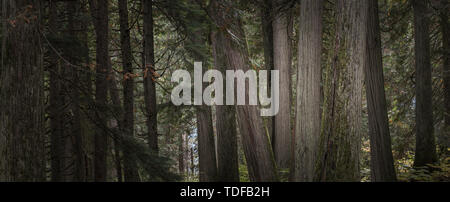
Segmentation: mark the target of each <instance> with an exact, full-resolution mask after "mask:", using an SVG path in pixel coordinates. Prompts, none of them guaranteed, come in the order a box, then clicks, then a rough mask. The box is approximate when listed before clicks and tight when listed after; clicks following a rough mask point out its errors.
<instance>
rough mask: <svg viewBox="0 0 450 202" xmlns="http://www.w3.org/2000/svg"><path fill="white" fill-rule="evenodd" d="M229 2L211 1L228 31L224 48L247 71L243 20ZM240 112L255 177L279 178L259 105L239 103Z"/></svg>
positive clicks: (232, 64) (235, 64)
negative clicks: (241, 104)
mask: <svg viewBox="0 0 450 202" xmlns="http://www.w3.org/2000/svg"><path fill="white" fill-rule="evenodd" d="M228 4H229V2H227V1H212V2H211V8H212V10H213V11H214V16H213V18H214V19H213V20H214V21H215V23H216V25H218V26H219V29H222V30H224V32H225V33H224V35H225V46H224V49H225V55H226V56H227V60H228V61H227V63H228V65H230V67H234V68H235V70H243V71H244V72H246V71H247V70H249V69H250V64H249V58H248V55H247V44H246V42H245V41H246V39H245V33H244V30H243V29H242V24H241V21H240V19H239V18H237V17H236V16H237V15H235V10H233V6H231V5H228ZM229 9H231V10H229ZM225 10H228V12H225ZM230 18H231V19H232V20H230ZM225 19H227V20H225ZM229 23H232V24H229ZM246 83H247V82H246ZM245 89H246V90H245V91H246V93H245V94H246V95H245V96H246V97H248V95H249V92H248V84H247V85H246V88H245ZM236 111H237V117H238V123H239V131H240V133H241V135H242V140H243V146H244V153H245V157H246V160H247V166H248V170H249V175H250V178H251V180H252V181H276V180H278V177H277V169H276V165H275V162H274V159H273V153H272V150H271V147H270V142H269V138H268V135H267V134H266V132H265V131H264V128H263V125H262V118H261V117H260V113H259V109H258V107H257V106H250V105H245V106H236Z"/></svg>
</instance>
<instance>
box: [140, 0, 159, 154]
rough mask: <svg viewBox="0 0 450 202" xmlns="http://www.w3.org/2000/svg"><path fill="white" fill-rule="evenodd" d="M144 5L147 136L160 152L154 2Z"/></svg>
mask: <svg viewBox="0 0 450 202" xmlns="http://www.w3.org/2000/svg"><path fill="white" fill-rule="evenodd" d="M143 5H144V69H143V70H144V100H145V107H146V113H145V114H146V116H147V138H148V144H149V146H150V148H151V149H152V150H153V151H154V152H158V150H159V149H158V131H157V129H158V125H157V124H158V121H157V113H158V109H157V108H156V85H155V84H156V83H155V79H156V78H155V75H154V72H155V53H154V36H153V8H152V5H153V2H152V1H149V0H143Z"/></svg>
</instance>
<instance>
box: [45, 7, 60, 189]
mask: <svg viewBox="0 0 450 202" xmlns="http://www.w3.org/2000/svg"><path fill="white" fill-rule="evenodd" d="M57 18H58V10H57V6H56V2H50V8H49V17H48V19H49V20H48V21H49V25H48V26H49V29H50V35H52V36H53V37H56V35H57V34H58V33H59V32H58V29H59V28H58V26H57ZM50 58H51V61H52V63H51V66H50V105H51V106H52V107H51V108H50V110H49V115H50V159H51V162H50V163H51V164H50V165H51V181H53V182H61V181H63V175H62V170H63V167H64V166H63V161H62V159H63V158H62V156H63V153H64V151H63V149H64V148H63V144H62V136H63V129H64V128H63V125H64V123H63V120H64V119H63V114H62V109H63V106H64V104H63V103H62V102H63V96H62V90H61V82H60V79H59V76H60V72H61V71H60V64H59V62H58V60H59V59H58V57H57V55H56V53H55V52H54V50H51V51H50Z"/></svg>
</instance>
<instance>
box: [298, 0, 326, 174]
mask: <svg viewBox="0 0 450 202" xmlns="http://www.w3.org/2000/svg"><path fill="white" fill-rule="evenodd" d="M322 11H323V1H322V0H303V1H302V4H301V8H300V19H299V21H300V22H301V23H300V31H299V37H300V39H299V42H298V61H299V62H298V69H297V78H298V82H297V106H296V121H295V145H296V147H295V148H296V152H295V154H296V157H295V162H296V163H295V180H296V181H303V182H311V181H312V180H313V178H314V166H315V163H316V160H317V155H318V154H317V153H318V146H319V139H320V118H321V117H320V113H321V112H320V102H321V100H320V99H321V91H320V83H321V81H322V79H321V78H322V71H321V69H322V67H321V57H322Z"/></svg>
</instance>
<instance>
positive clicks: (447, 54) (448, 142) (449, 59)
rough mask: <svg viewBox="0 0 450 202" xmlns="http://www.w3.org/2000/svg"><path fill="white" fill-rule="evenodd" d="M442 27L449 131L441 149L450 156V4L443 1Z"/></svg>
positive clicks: (445, 117)
mask: <svg viewBox="0 0 450 202" xmlns="http://www.w3.org/2000/svg"><path fill="white" fill-rule="evenodd" d="M440 3H441V4H440V8H441V10H440V12H439V18H440V25H441V33H442V40H443V41H442V46H443V47H442V51H443V57H444V66H443V74H444V76H443V77H444V103H445V104H444V105H445V112H444V114H445V115H444V122H445V129H444V131H447V132H446V133H445V134H443V135H442V137H443V139H442V140H441V142H442V143H443V145H441V148H442V150H443V152H444V153H445V154H447V156H449V155H450V151H448V149H447V148H449V147H450V38H449V37H448V36H450V25H449V22H448V9H449V8H450V3H449V2H448V1H446V0H441V2H440Z"/></svg>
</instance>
